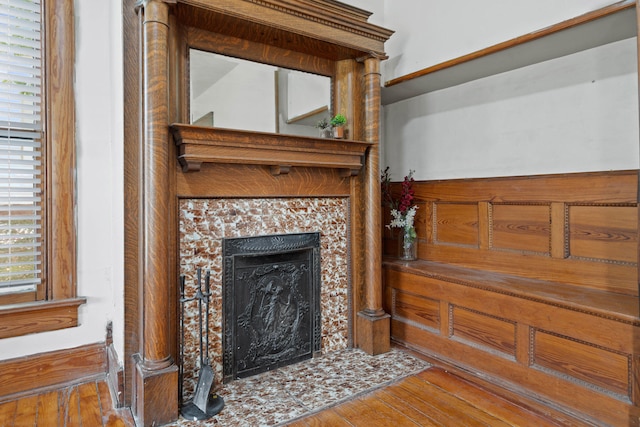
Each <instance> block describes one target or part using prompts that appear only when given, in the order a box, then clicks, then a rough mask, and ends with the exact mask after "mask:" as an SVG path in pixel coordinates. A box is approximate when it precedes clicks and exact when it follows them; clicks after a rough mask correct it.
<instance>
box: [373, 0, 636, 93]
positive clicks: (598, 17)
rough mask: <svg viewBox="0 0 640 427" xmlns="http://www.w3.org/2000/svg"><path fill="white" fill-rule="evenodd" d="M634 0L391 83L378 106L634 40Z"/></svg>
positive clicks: (385, 86)
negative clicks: (626, 40) (621, 41)
mask: <svg viewBox="0 0 640 427" xmlns="http://www.w3.org/2000/svg"><path fill="white" fill-rule="evenodd" d="M636 34H637V20H636V8H635V1H633V0H623V1H620V2H617V3H614V4H612V5H610V6H606V7H604V8H601V9H598V10H595V11H592V12H588V13H586V14H584V15H580V16H578V17H576V18H573V19H570V20H567V21H563V22H561V23H559V24H556V25H552V26H550V27H547V28H544V29H542V30H539V31H535V32H533V33H529V34H526V35H524V36H520V37H517V38H514V39H511V40H508V41H506V42H503V43H499V44H497V45H494V46H490V47H488V48H486V49H482V50H479V51H476V52H473V53H470V54H468V55H464V56H461V57H458V58H455V59H452V60H450V61H446V62H443V63H440V64H436V65H434V66H431V67H428V68H424V69H422V70H419V71H416V72H414V73H411V74H407V75H405V76H402V77H398V78H396V79H393V80H390V81H388V82H386V83H385V85H384V87H383V88H382V104H383V105H387V104H392V103H394V102H398V101H402V100H404V99H408V98H412V97H414V96H418V95H422V94H425V93H429V92H433V91H436V90H440V89H445V88H448V87H453V86H457V85H459V84H463V83H467V82H470V81H473V80H476V79H480V78H483V77H488V76H491V75H494V74H499V73H502V72H506V71H511V70H515V69H517V68H521V67H525V66H528V65H532V64H535V63H538V62H542V61H547V60H550V59H554V58H559V57H562V56H565V55H570V54H572V53H577V52H580V51H583V50H586V49H590V48H594V47H597V46H602V45H605V44H608V43H613V42H616V41H620V40H625V39H629V38H632V37H635V36H636Z"/></svg>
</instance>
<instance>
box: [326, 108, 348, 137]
mask: <svg viewBox="0 0 640 427" xmlns="http://www.w3.org/2000/svg"><path fill="white" fill-rule="evenodd" d="M330 123H331V126H333V137H334V138H344V125H346V124H347V118H346V117H345V116H344V115H342V114H336V115H335V116H333V118H332V119H331V122H330Z"/></svg>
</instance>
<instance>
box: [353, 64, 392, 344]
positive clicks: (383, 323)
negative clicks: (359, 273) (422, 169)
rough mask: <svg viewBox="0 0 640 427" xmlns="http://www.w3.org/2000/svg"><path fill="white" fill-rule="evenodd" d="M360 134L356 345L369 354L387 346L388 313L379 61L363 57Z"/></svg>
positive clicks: (388, 341) (388, 334)
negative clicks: (361, 219)
mask: <svg viewBox="0 0 640 427" xmlns="http://www.w3.org/2000/svg"><path fill="white" fill-rule="evenodd" d="M364 92H365V94H364V127H365V132H364V137H365V140H366V141H367V142H371V143H372V145H371V147H370V148H369V150H368V153H367V161H366V166H365V171H364V173H365V177H364V181H365V182H364V187H365V188H364V194H365V200H366V202H365V203H366V206H365V218H366V220H365V225H364V228H365V242H364V246H365V255H366V256H365V268H364V270H365V271H364V278H365V295H364V297H365V307H364V309H363V310H361V311H360V312H359V313H358V317H357V326H358V332H357V337H358V346H359V347H360V348H361V349H363V350H364V351H366V352H367V353H370V354H380V353H385V352H387V351H389V348H390V316H389V315H388V314H387V313H385V311H384V309H383V308H382V291H383V290H382V228H381V217H380V215H381V213H380V205H381V201H380V197H381V196H380V60H379V59H378V58H374V57H369V58H367V59H365V60H364Z"/></svg>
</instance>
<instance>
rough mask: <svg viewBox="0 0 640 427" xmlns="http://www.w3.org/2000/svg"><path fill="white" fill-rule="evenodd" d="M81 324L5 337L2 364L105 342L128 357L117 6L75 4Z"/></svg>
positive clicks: (92, 1)
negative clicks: (109, 332) (109, 336)
mask: <svg viewBox="0 0 640 427" xmlns="http://www.w3.org/2000/svg"><path fill="white" fill-rule="evenodd" d="M75 8H76V21H75V25H76V59H77V64H76V85H75V91H76V99H77V105H76V108H77V145H76V149H77V163H78V168H77V192H78V205H77V224H78V295H81V296H84V297H87V304H85V305H83V306H82V307H81V309H80V318H79V322H80V326H78V327H76V328H71V329H65V330H61V331H54V332H46V333H39V334H34V335H27V336H23V337H16V338H9V339H3V340H0V359H11V358H15V357H20V356H25V355H29V354H35V353H44V352H48V351H53V350H58V349H63V348H73V347H77V346H81V345H85V344H91V343H95V342H100V341H104V339H105V335H106V325H107V322H108V321H110V320H111V321H113V327H114V343H115V345H116V349H117V351H118V354H119V355H120V357H121V358H122V355H123V354H124V340H123V336H124V304H123V294H124V286H123V283H124V280H123V276H124V266H123V262H124V260H123V232H124V230H123V227H124V223H123V172H122V171H123V159H122V153H123V136H122V135H123V124H122V121H123V101H122V96H123V82H122V41H121V39H122V37H121V35H122V14H121V2H120V1H108V2H105V1H100V0H76V1H75Z"/></svg>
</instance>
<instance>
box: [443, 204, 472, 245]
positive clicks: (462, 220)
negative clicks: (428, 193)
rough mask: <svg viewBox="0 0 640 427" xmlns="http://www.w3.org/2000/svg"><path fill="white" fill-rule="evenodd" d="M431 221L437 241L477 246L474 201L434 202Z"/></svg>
mask: <svg viewBox="0 0 640 427" xmlns="http://www.w3.org/2000/svg"><path fill="white" fill-rule="evenodd" d="M433 222H434V229H433V231H434V235H435V239H434V240H435V241H436V242H437V243H440V244H450V245H463V246H471V247H474V248H477V247H478V245H479V237H478V205H477V204H476V203H434V209H433Z"/></svg>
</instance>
